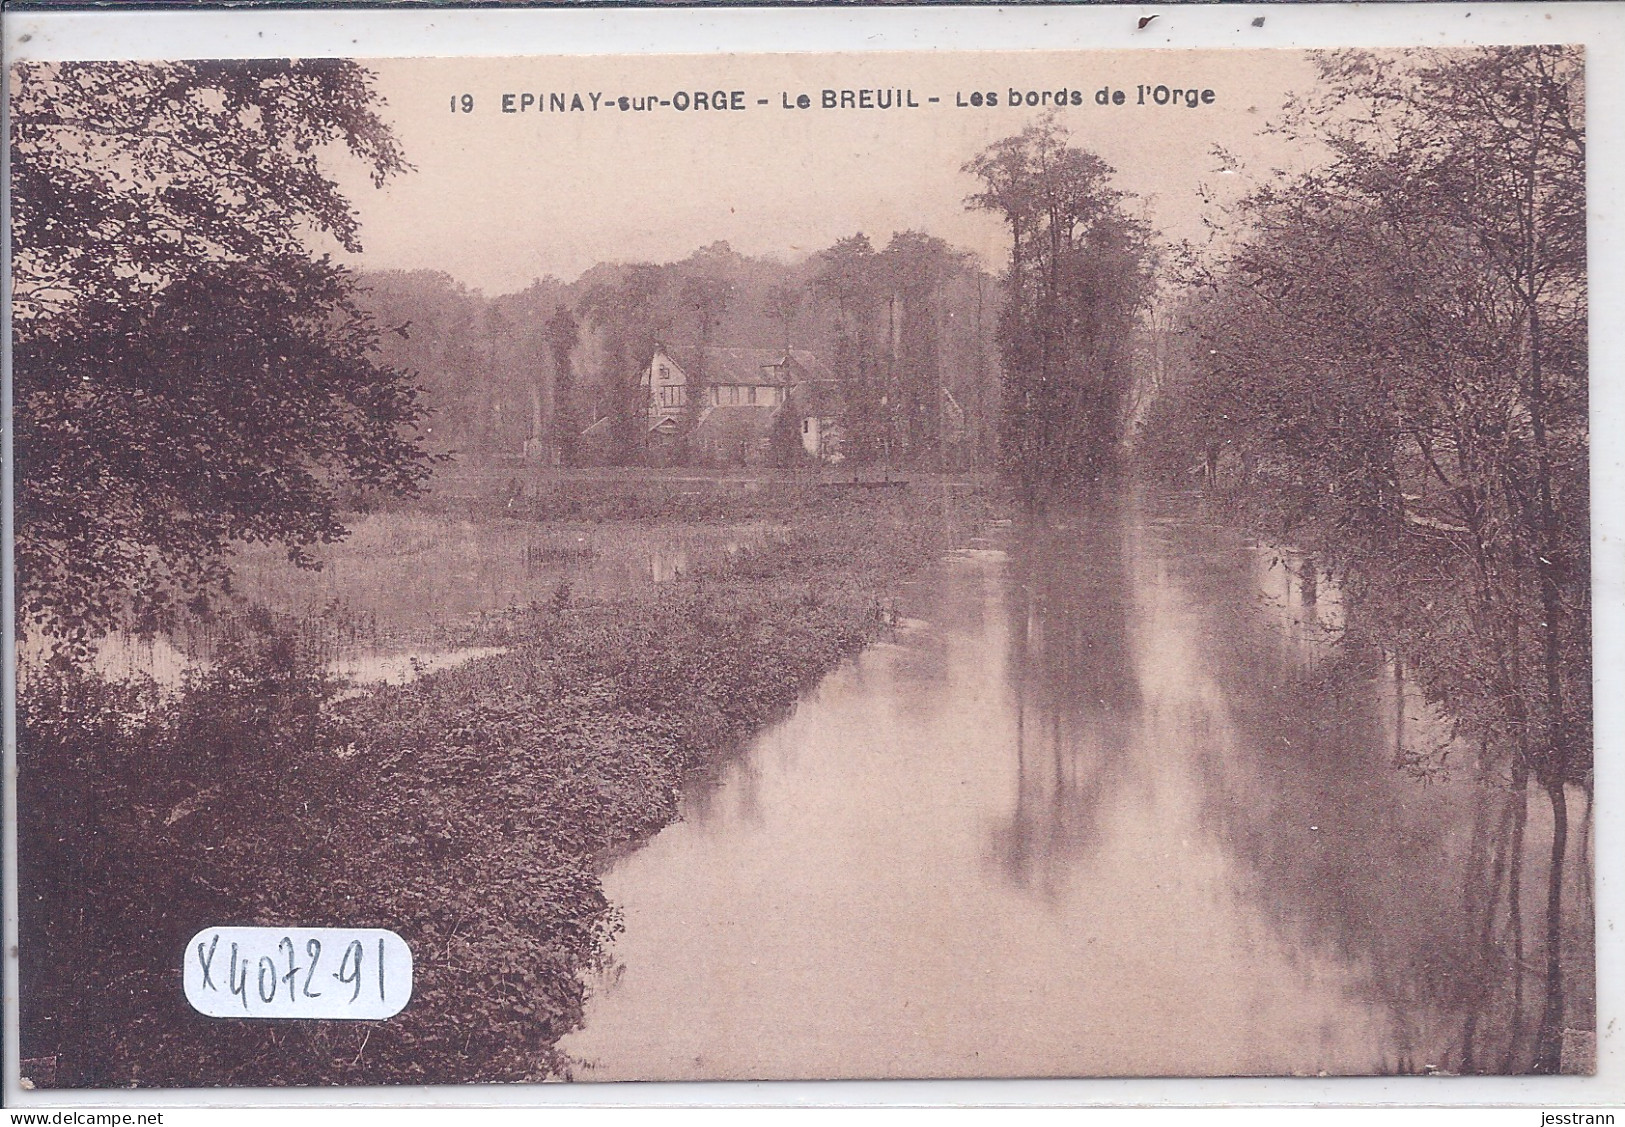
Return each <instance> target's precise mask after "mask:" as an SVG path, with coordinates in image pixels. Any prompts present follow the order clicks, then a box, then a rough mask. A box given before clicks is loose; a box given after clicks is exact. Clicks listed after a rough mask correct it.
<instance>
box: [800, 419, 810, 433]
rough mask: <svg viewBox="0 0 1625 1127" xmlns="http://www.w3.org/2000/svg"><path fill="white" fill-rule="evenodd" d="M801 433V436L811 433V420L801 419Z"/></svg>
mask: <svg viewBox="0 0 1625 1127" xmlns="http://www.w3.org/2000/svg"><path fill="white" fill-rule="evenodd" d="M801 433H802V434H811V433H812V420H811V419H802V420H801Z"/></svg>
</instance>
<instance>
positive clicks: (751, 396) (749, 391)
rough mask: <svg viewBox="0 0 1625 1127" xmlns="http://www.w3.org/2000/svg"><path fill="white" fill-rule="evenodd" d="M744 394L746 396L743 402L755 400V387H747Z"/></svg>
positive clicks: (753, 401)
mask: <svg viewBox="0 0 1625 1127" xmlns="http://www.w3.org/2000/svg"><path fill="white" fill-rule="evenodd" d="M745 395H746V397H747V398H746V400H745V402H747V403H752V404H753V403H755V402H756V389H755V388H754V387H747V388H746V389H745Z"/></svg>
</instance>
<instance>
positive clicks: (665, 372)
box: [660, 364, 671, 380]
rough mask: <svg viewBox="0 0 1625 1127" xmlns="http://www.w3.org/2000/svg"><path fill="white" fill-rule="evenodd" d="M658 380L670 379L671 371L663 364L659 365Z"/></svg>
mask: <svg viewBox="0 0 1625 1127" xmlns="http://www.w3.org/2000/svg"><path fill="white" fill-rule="evenodd" d="M660 378H661V379H663V380H669V379H671V369H670V368H668V367H666V365H664V364H662V365H660Z"/></svg>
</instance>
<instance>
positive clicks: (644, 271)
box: [579, 262, 665, 466]
mask: <svg viewBox="0 0 1625 1127" xmlns="http://www.w3.org/2000/svg"><path fill="white" fill-rule="evenodd" d="M664 284H665V279H664V277H663V276H662V274H661V272H660V269H659V267H657V266H654V265H653V264H651V263H646V262H643V263H638V264H636V265H633V266H629V267H627V268H626V269H625V270H624V271H623V272H622V277H621V278H620V279H619V280H617V281H615V282H600V283H598V284H597V285H595V286H594V287H593V288H592V289H590V290H588V291H587V294H586V296H585V297H583V298H582V299H581V306H580V310H579V312H580V315H581V317H582V318H583V319H585V320H587V321H589V322H591V324H592V325H593V327H594V328H595V329H596V330H597V331H598V333H599V335H600V337H601V339H602V341H603V348H604V351H603V363H602V366H601V367H600V369H599V387H600V389H601V391H602V394H603V396H604V418H606V419H608V420H609V428H610V436H609V442H610V460H611V461H612V462H613V463H614V464H616V465H621V466H631V465H637V464H638V463H640V462H641V461H642V460H643V458H644V455H645V446H646V441H645V427H646V425H647V422H648V413H647V412H648V403H647V401H646V399H645V395H644V391H643V387H642V378H643V370H644V368H645V367H647V366H648V363H649V357H651V356H653V355H654V349H655V344H656V343H657V342H658V340H659V339H660V337H661V336H662V335H663V332H664V328H665V322H664V321H663V320H662V319H661V317H660V314H659V311H658V309H657V307H656V298H657V297H658V296H659V295H660V291H661V290H662V288H663V287H664Z"/></svg>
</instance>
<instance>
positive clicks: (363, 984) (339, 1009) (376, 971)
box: [184, 927, 412, 1021]
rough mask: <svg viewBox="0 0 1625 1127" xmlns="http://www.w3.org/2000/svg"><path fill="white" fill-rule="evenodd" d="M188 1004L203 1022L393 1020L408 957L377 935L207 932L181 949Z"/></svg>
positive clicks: (368, 931)
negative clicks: (225, 1019) (207, 1019)
mask: <svg viewBox="0 0 1625 1127" xmlns="http://www.w3.org/2000/svg"><path fill="white" fill-rule="evenodd" d="M185 968H186V969H185V975H184V979H185V983H186V1000H187V1001H188V1002H190V1003H192V1008H193V1009H195V1010H197V1012H198V1013H201V1014H207V1015H208V1016H209V1017H294V1018H298V1017H303V1018H329V1019H331V1018H348V1019H351V1020H358V1021H376V1020H378V1019H380V1018H386V1017H393V1016H395V1015H396V1014H398V1013H400V1012H401V1010H403V1009H405V1008H406V1003H407V1001H408V1000H409V999H410V998H411V997H412V950H411V948H409V947H408V946H407V945H406V940H404V939H402V938H401V937H400V936H398V935H396V934H395V933H394V932H393V931H385V930H383V929H382V928H344V927H206V928H204V929H203V930H202V931H200V932H198V933H197V934H196V935H194V936H193V937H192V938H191V940H190V941H188V943H187V944H186V955H185Z"/></svg>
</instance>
